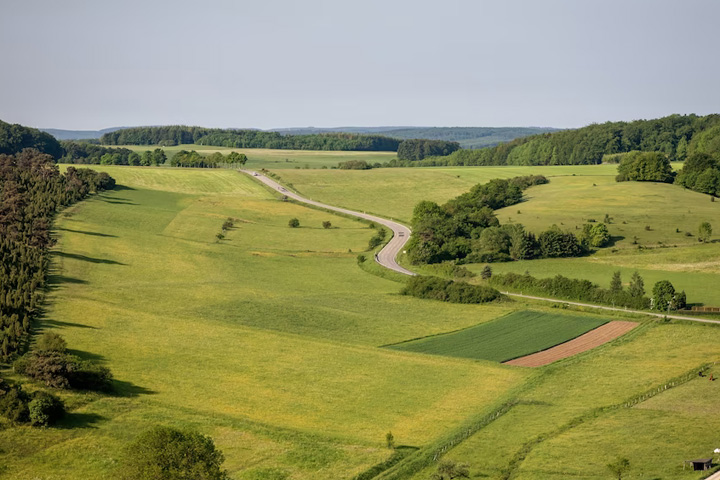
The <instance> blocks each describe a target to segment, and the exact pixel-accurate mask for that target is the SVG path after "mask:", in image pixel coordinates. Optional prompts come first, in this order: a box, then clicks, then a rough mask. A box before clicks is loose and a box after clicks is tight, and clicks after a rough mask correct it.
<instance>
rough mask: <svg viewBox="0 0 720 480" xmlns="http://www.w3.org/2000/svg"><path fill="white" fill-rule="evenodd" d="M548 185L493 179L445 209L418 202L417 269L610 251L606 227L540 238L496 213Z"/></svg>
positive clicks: (412, 255) (413, 241)
mask: <svg viewBox="0 0 720 480" xmlns="http://www.w3.org/2000/svg"><path fill="white" fill-rule="evenodd" d="M547 182H548V180H547V178H545V177H543V176H539V175H538V176H526V177H515V178H512V179H509V180H504V179H494V180H491V181H489V182H488V183H485V184H478V185H476V186H474V187H473V188H472V189H471V190H470V191H469V192H467V193H464V194H462V195H460V196H458V197H456V198H454V199H451V200H450V201H448V202H447V203H446V204H444V205H442V206H441V205H438V204H437V203H435V202H430V201H423V202H420V203H418V204H417V205H416V206H415V209H414V210H413V218H412V230H413V233H412V235H411V237H410V241H409V242H408V244H407V255H408V259H409V260H410V261H411V262H412V263H414V264H420V263H440V262H444V261H454V262H457V263H477V262H500V261H509V260H522V259H532V258H554V257H572V256H579V255H583V254H584V253H586V252H587V251H588V250H589V249H590V248H595V247H602V246H605V245H606V244H607V243H608V242H609V241H610V234H609V232H608V230H607V226H606V225H605V224H604V223H596V224H590V223H588V224H586V225H584V226H583V229H582V230H581V231H580V232H579V233H578V235H575V234H574V233H571V232H564V231H562V230H561V229H560V228H558V227H557V226H555V225H553V226H551V227H550V228H548V229H547V230H546V231H544V232H542V233H541V234H540V235H538V236H536V235H535V234H533V233H531V232H528V231H526V230H525V228H524V227H523V226H522V225H520V224H507V225H500V221H499V220H498V218H497V216H496V215H495V212H494V210H497V209H499V208H503V207H507V206H510V205H515V204H517V203H518V202H520V201H521V200H522V192H523V190H525V189H526V188H528V187H530V186H532V185H541V184H544V183H547Z"/></svg>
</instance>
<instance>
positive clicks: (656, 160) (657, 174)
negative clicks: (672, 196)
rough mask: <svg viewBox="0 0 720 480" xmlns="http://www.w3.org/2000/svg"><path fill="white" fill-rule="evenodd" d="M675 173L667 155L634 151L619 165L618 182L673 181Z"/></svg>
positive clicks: (624, 157) (625, 156)
mask: <svg viewBox="0 0 720 480" xmlns="http://www.w3.org/2000/svg"><path fill="white" fill-rule="evenodd" d="M674 178H675V173H674V172H673V170H672V167H671V166H670V160H669V159H668V157H667V155H665V154H663V153H660V152H639V151H632V152H629V153H627V154H625V155H624V156H623V158H622V160H621V162H620V165H619V166H618V175H617V177H615V180H617V181H618V182H628V181H635V182H664V183H672V182H673V179H674Z"/></svg>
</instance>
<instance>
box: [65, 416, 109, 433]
mask: <svg viewBox="0 0 720 480" xmlns="http://www.w3.org/2000/svg"><path fill="white" fill-rule="evenodd" d="M103 420H105V417H103V416H102V415H98V414H97V413H68V414H67V415H65V417H64V418H63V419H62V420H60V421H59V422H58V423H57V424H56V425H55V428H59V429H62V430H70V429H73V428H98V427H97V424H98V423H100V422H101V421H103Z"/></svg>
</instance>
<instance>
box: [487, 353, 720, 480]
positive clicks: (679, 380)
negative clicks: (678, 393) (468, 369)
mask: <svg viewBox="0 0 720 480" xmlns="http://www.w3.org/2000/svg"><path fill="white" fill-rule="evenodd" d="M716 363H717V362H708V363H703V364H701V365H700V366H699V367H696V368H693V369H691V370H689V371H686V372H685V373H683V374H680V375H677V376H675V377H672V378H670V379H668V380H665V382H663V383H662V384H660V385H657V386H655V387H652V388H650V389H648V390H645V391H644V392H641V393H638V394H636V395H633V396H632V397H629V398H627V399H626V400H624V401H622V402H620V403H615V404H612V405H607V406H604V407H595V408H593V409H590V410H589V411H587V412H585V413H583V414H582V415H578V416H577V417H575V418H572V419H570V420H568V421H567V422H566V423H565V424H564V425H561V426H560V427H558V428H556V429H555V430H553V431H550V432H547V433H541V434H540V435H538V436H536V437H535V438H534V439H532V440H529V441H527V442H525V443H524V444H523V445H522V446H521V447H520V450H519V451H518V452H517V453H516V454H515V455H514V456H513V458H511V459H510V462H509V464H508V468H507V470H506V471H505V472H504V473H503V475H502V476H501V479H502V480H512V479H513V478H514V477H515V475H516V474H517V471H518V469H519V468H520V466H521V465H522V463H523V462H524V461H525V459H526V458H527V456H528V455H529V454H530V453H531V452H532V451H533V450H534V449H535V447H537V446H538V445H540V444H541V443H543V442H545V441H547V440H552V439H553V438H556V437H558V436H560V435H562V434H563V433H566V432H568V431H570V430H572V429H573V428H575V427H578V426H580V425H583V424H585V423H586V422H588V421H592V420H595V419H597V418H599V417H600V416H602V415H606V414H609V413H613V412H616V411H619V410H621V409H624V408H632V407H634V406H635V405H638V404H639V403H642V402H645V401H646V400H649V399H650V398H653V397H655V396H657V395H659V394H661V393H663V392H665V391H667V390H670V389H672V388H675V387H679V386H681V385H684V384H685V383H687V382H689V381H691V380H693V379H694V378H697V376H698V372H705V371H707V370H708V369H709V368H710V367H712V366H713V365H715V364H716Z"/></svg>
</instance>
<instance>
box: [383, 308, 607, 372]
mask: <svg viewBox="0 0 720 480" xmlns="http://www.w3.org/2000/svg"><path fill="white" fill-rule="evenodd" d="M604 323H607V322H606V321H605V320H602V319H598V318H595V317H580V316H570V315H553V314H549V313H542V312H534V311H519V312H514V313H511V314H510V315H507V316H505V317H502V318H499V319H497V320H494V321H492V322H489V323H483V324H480V325H477V326H474V327H470V328H466V329H464V330H460V331H458V332H453V333H448V334H445V335H436V336H433V337H428V338H423V339H420V340H413V341H409V342H404V343H400V344H396V345H391V346H390V347H389V348H392V349H396V350H403V351H408V352H417V353H428V354H433V355H445V356H449V357H460V358H474V359H484V360H493V361H496V362H505V361H508V360H512V359H513V358H518V357H522V356H525V355H529V354H531V353H535V352H539V351H541V350H546V349H548V348H550V347H554V346H555V345H558V344H560V343H564V342H567V341H568V340H572V339H573V338H575V337H578V336H580V335H582V334H583V333H586V332H588V331H590V330H592V329H594V328H597V327H599V326H600V325H603V324H604Z"/></svg>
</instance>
